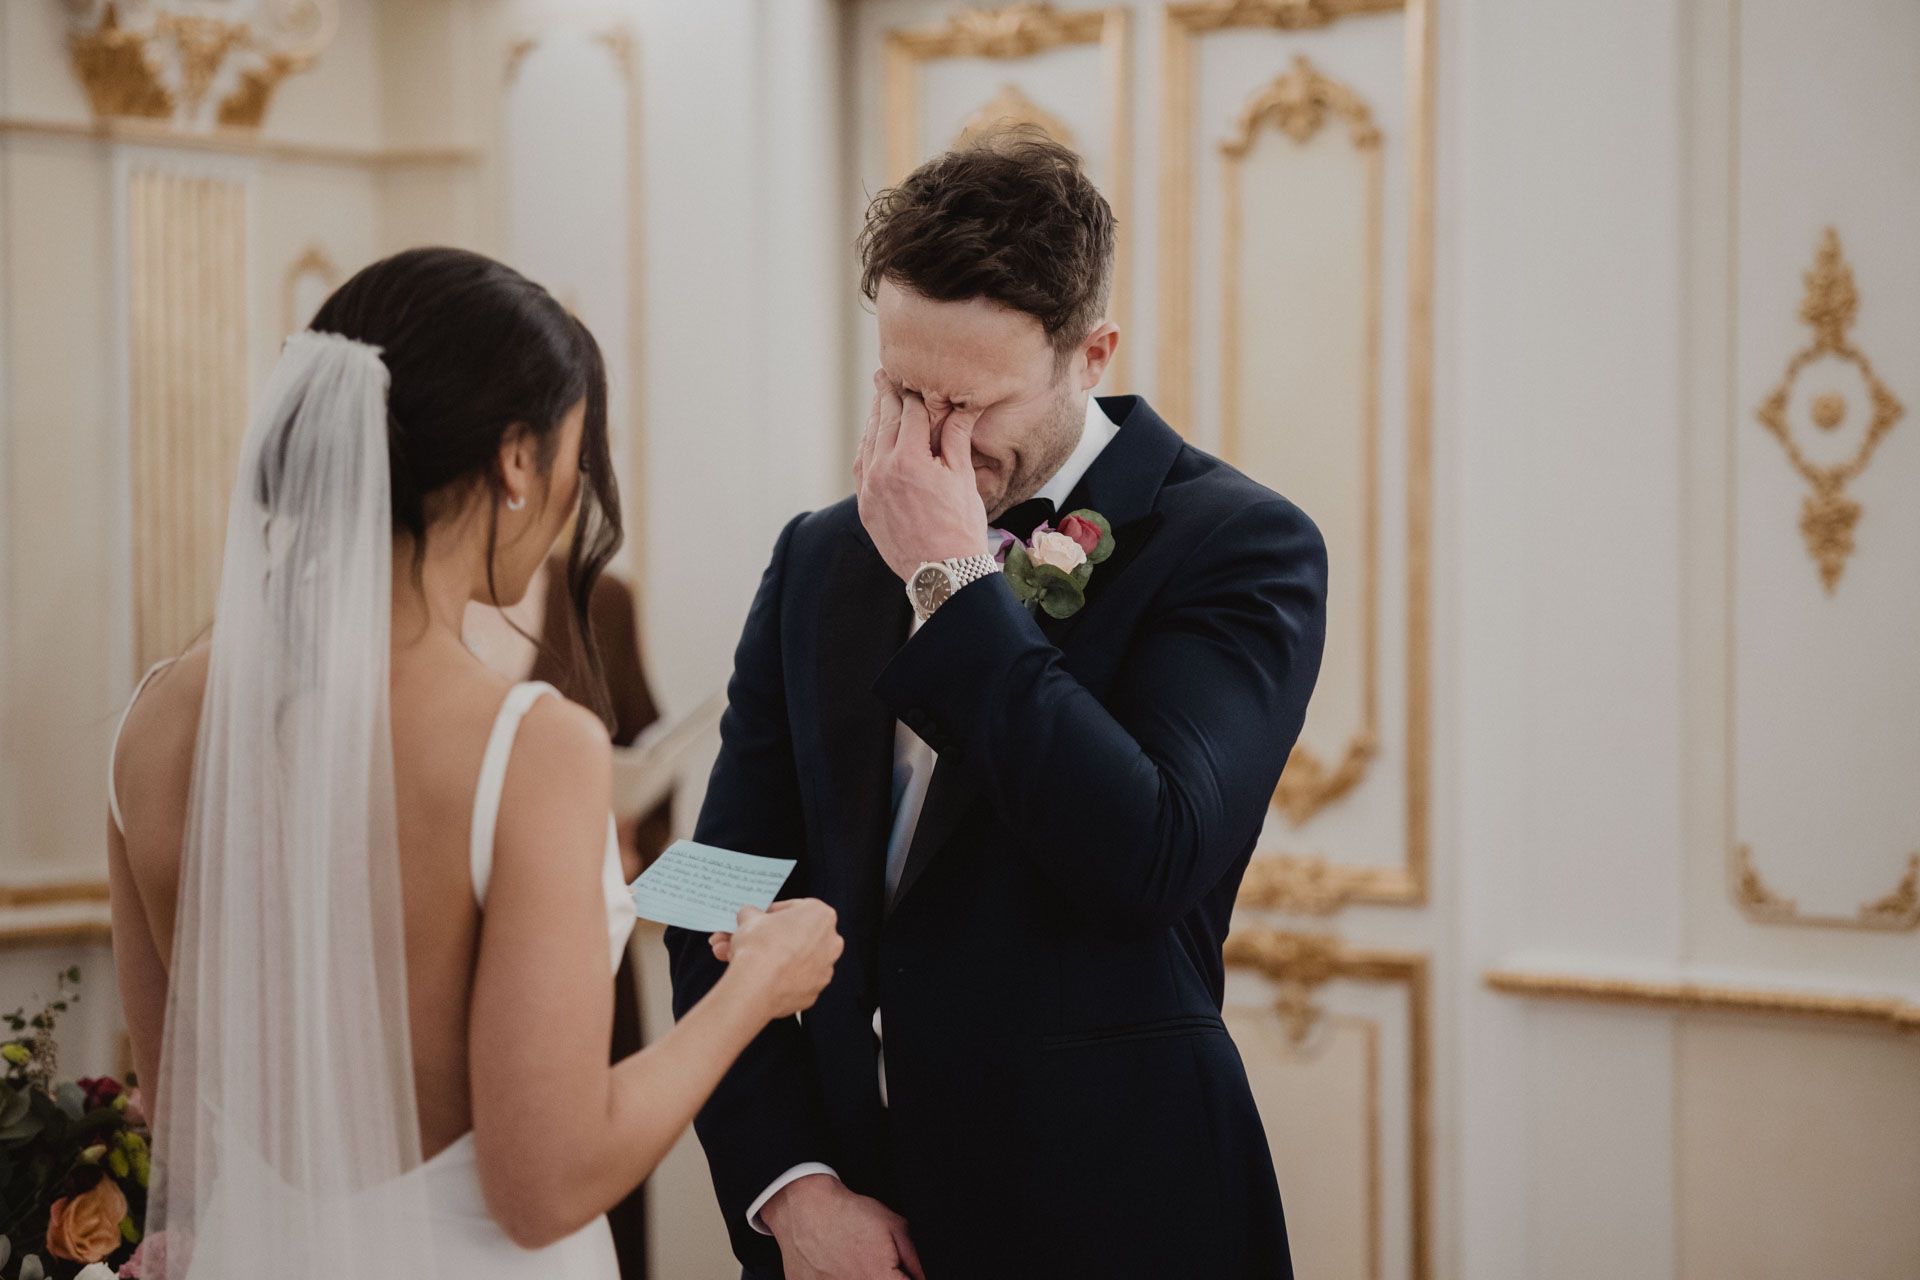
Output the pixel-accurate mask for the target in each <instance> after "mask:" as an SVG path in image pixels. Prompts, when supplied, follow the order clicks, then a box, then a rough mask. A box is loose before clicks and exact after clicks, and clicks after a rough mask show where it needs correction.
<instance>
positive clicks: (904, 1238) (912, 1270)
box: [893, 1222, 927, 1280]
mask: <svg viewBox="0 0 1920 1280" xmlns="http://www.w3.org/2000/svg"><path fill="white" fill-rule="evenodd" d="M893 1247H894V1248H895V1249H896V1250H898V1251H899V1253H900V1269H901V1270H902V1271H904V1272H906V1273H907V1274H908V1275H910V1276H912V1277H913V1280H927V1271H926V1268H925V1267H922V1266H921V1265H920V1255H919V1254H918V1253H917V1252H915V1251H914V1247H913V1239H912V1237H910V1236H908V1235H907V1224H906V1223H905V1222H896V1223H894V1226H893Z"/></svg>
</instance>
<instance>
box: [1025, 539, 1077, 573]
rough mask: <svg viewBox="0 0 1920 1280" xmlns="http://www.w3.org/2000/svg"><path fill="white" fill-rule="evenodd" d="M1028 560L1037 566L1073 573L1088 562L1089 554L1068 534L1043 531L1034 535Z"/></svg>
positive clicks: (1028, 552)
mask: <svg viewBox="0 0 1920 1280" xmlns="http://www.w3.org/2000/svg"><path fill="white" fill-rule="evenodd" d="M1027 558H1028V559H1029V560H1031V561H1033V562H1034V563H1035V564H1050V565H1052V566H1053V567H1054V568H1056V569H1058V570H1060V571H1061V572H1062V573H1072V572H1073V571H1074V570H1075V569H1078V568H1079V567H1080V566H1081V565H1083V564H1085V563H1086V562H1087V553H1086V552H1085V551H1084V550H1082V549H1081V546H1080V544H1079V543H1077V542H1075V541H1074V540H1073V539H1072V538H1069V537H1068V536H1067V535H1066V534H1064V533H1059V532H1056V531H1054V530H1052V529H1043V530H1041V531H1040V532H1038V533H1036V534H1034V535H1033V545H1032V546H1031V547H1029V548H1027Z"/></svg>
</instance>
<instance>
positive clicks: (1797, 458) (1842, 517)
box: [1757, 227, 1906, 595]
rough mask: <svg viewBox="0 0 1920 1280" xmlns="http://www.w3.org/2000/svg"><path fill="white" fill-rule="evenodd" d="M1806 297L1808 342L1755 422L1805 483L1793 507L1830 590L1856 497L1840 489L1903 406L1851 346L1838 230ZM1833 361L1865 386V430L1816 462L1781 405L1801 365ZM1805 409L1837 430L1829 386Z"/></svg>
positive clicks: (1850, 297) (1836, 405)
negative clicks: (1847, 447)
mask: <svg viewBox="0 0 1920 1280" xmlns="http://www.w3.org/2000/svg"><path fill="white" fill-rule="evenodd" d="M1805 279H1806V287H1807V292H1806V296H1805V297H1804V298H1803V299H1802V300H1801V303H1800V319H1801V320H1802V321H1804V322H1805V323H1806V325H1807V327H1808V328H1810V329H1812V330H1813V341H1812V342H1810V343H1808V344H1807V345H1806V346H1805V347H1802V348H1801V349H1800V350H1799V351H1797V352H1795V353H1794V356H1793V358H1792V359H1791V360H1789V361H1788V362H1787V371H1786V373H1785V375H1784V376H1783V377H1782V378H1781V380H1780V384H1779V385H1778V386H1777V387H1775V388H1774V390H1773V392H1772V394H1770V395H1769V396H1768V397H1767V398H1766V400H1765V401H1764V402H1763V403H1762V404H1761V405H1760V408H1759V410H1758V412H1757V416H1758V417H1759V419H1760V424H1761V425H1762V426H1764V427H1765V428H1766V429H1767V430H1768V432H1770V433H1771V434H1772V435H1773V437H1774V439H1776V440H1778V441H1779V442H1780V447H1781V448H1782V449H1784V450H1786V454H1787V461H1788V462H1790V463H1791V464H1792V465H1793V469H1794V470H1795V471H1797V472H1799V473H1800V478H1801V479H1802V480H1805V481H1806V482H1807V487H1808V489H1809V490H1810V492H1809V493H1808V494H1807V496H1806V498H1805V500H1804V501H1803V502H1802V503H1801V506H1800V536H1801V537H1803V538H1804V539H1806V543H1807V552H1808V554H1809V555H1811V556H1812V557H1813V560H1814V563H1815V564H1817V565H1818V566H1819V567H1820V581H1821V583H1822V584H1823V585H1824V586H1825V587H1826V589H1827V594H1828V595H1832V594H1833V593H1834V590H1835V589H1836V588H1837V587H1838V586H1839V584H1840V575H1841V574H1842V572H1844V571H1845V569H1846V567H1847V558H1848V557H1849V556H1851V555H1852V554H1853V550H1854V542H1853V530H1854V526H1855V525H1857V524H1858V523H1859V522H1860V514H1861V508H1860V504H1859V503H1858V502H1857V501H1855V500H1854V499H1853V498H1851V497H1849V496H1848V495H1847V491H1846V490H1847V485H1848V484H1849V483H1851V482H1852V481H1853V480H1854V479H1855V478H1856V477H1858V476H1859V475H1860V473H1861V472H1863V471H1865V470H1866V469H1867V464H1868V463H1869V462H1871V461H1872V460H1873V454H1874V450H1876V449H1878V448H1879V447H1880V441H1881V440H1882V439H1884V438H1885V437H1886V434H1887V432H1889V431H1891V430H1892V429H1893V424H1894V423H1896V422H1898V421H1899V420H1900V418H1901V416H1902V415H1903V414H1905V413H1906V409H1905V407H1904V406H1902V405H1901V403H1900V401H1899V400H1898V399H1897V398H1895V396H1894V394H1893V392H1891V391H1889V390H1888V389H1887V386H1886V384H1885V383H1883V382H1881V381H1880V379H1879V377H1878V376H1877V375H1876V374H1875V373H1874V371H1873V363H1872V361H1870V360H1868V359H1867V357H1866V356H1865V355H1864V354H1863V353H1862V352H1861V351H1860V349H1859V348H1857V347H1855V346H1854V345H1853V342H1852V340H1851V339H1850V338H1849V337H1848V331H1849V330H1851V329H1852V328H1853V322H1854V319H1855V317H1856V316H1857V315H1858V314H1859V311H1860V294H1859V290H1858V289H1856V288H1855V286H1854V283H1853V268H1852V267H1850V266H1849V265H1848V264H1847V260H1846V258H1845V256H1844V255H1843V254H1842V253H1841V249H1840V234H1839V232H1837V231H1835V230H1834V229H1833V228H1832V227H1828V228H1827V230H1826V234H1825V235H1824V236H1823V237H1822V238H1821V241H1820V248H1819V251H1818V252H1817V253H1816V254H1815V256H1814V261H1813V268H1812V269H1811V270H1809V271H1808V272H1807V273H1806V277H1805ZM1828 359H1832V360H1839V361H1842V362H1844V363H1846V364H1849V365H1851V366H1853V368H1854V369H1856V370H1857V371H1858V372H1859V374H1860V377H1861V380H1862V381H1863V382H1864V384H1865V386H1866V392H1867V405H1866V430H1865V431H1864V432H1862V433H1861V437H1860V443H1859V445H1858V446H1857V447H1856V448H1855V450H1854V452H1853V456H1852V457H1850V458H1848V459H1846V460H1845V461H1843V462H1839V463H1835V464H1830V465H1823V464H1821V463H1817V462H1814V461H1813V460H1812V459H1811V458H1809V457H1808V456H1807V454H1806V452H1805V451H1804V450H1803V449H1802V448H1801V447H1800V442H1799V441H1798V440H1796V439H1795V438H1794V432H1793V424H1792V422H1791V420H1790V418H1789V416H1788V409H1789V406H1790V405H1791V403H1792V400H1793V391H1794V384H1795V383H1796V382H1797V381H1798V380H1799V377H1800V374H1801V372H1802V371H1803V370H1805V369H1806V368H1807V366H1809V365H1811V364H1813V363H1814V362H1815V361H1820V360H1828ZM1808 408H1809V414H1808V416H1809V417H1810V418H1811V419H1812V421H1813V424H1814V426H1815V427H1817V428H1819V429H1820V430H1821V431H1822V432H1823V433H1831V432H1834V431H1837V430H1838V429H1839V428H1840V426H1841V425H1842V423H1844V422H1845V421H1846V419H1847V418H1848V417H1849V416H1850V413H1849V411H1850V409H1851V406H1850V405H1848V403H1847V401H1846V398H1845V397H1844V396H1842V395H1840V394H1838V393H1836V392H1828V393H1826V394H1824V395H1821V396H1819V397H1817V398H1815V399H1814V400H1813V401H1812V403H1811V404H1810V405H1809V406H1808Z"/></svg>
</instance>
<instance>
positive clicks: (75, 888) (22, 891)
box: [0, 880, 107, 911]
mask: <svg viewBox="0 0 1920 1280" xmlns="http://www.w3.org/2000/svg"><path fill="white" fill-rule="evenodd" d="M106 900H107V882H106V881H105V880H48V881H45V882H43V883H37V884H0V911H17V910H20V909H21V908H24V907H55V906H65V905H67V904H69V903H75V902H105V901H106Z"/></svg>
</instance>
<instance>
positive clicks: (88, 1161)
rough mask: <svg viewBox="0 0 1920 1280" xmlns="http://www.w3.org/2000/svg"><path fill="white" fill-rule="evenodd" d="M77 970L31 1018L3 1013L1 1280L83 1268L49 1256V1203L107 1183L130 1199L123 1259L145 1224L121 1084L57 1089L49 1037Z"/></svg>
mask: <svg viewBox="0 0 1920 1280" xmlns="http://www.w3.org/2000/svg"><path fill="white" fill-rule="evenodd" d="M79 982H80V971H79V970H78V969H77V968H74V969H69V970H67V971H66V972H65V973H62V974H61V975H59V985H58V993H57V994H56V996H55V998H54V999H52V1000H51V1001H48V1002H47V1003H46V1004H45V1005H44V1006H43V1007H42V1008H41V1009H40V1010H39V1011H38V1012H37V1013H34V1014H32V1015H29V1014H28V1013H27V1012H26V1011H25V1010H24V1009H21V1010H16V1011H14V1012H13V1013H10V1014H6V1015H0V1023H4V1025H5V1026H6V1028H7V1029H8V1030H9V1031H11V1032H12V1033H13V1038H12V1039H9V1040H6V1041H4V1042H0V1280H40V1278H42V1277H44V1280H70V1278H71V1277H73V1276H75V1275H77V1274H78V1273H79V1272H80V1270H81V1266H80V1264H79V1263H75V1262H69V1261H66V1260H64V1259H60V1258H55V1257H53V1256H52V1254H50V1253H48V1252H47V1248H46V1237H47V1223H48V1218H49V1215H50V1214H51V1211H52V1208H53V1204H54V1201H56V1200H59V1199H62V1198H65V1197H69V1196H74V1195H78V1194H81V1193H82V1192H85V1191H87V1190H89V1189H91V1188H92V1187H94V1186H95V1185H96V1184H97V1183H99V1182H100V1180H101V1179H102V1178H108V1177H110V1178H112V1179H113V1180H114V1181H115V1182H116V1183H118V1184H119V1186H120V1190H121V1192H122V1193H123V1194H125V1196H126V1197H127V1204H128V1210H129V1214H128V1218H127V1219H126V1221H125V1222H123V1223H122V1224H121V1235H122V1247H121V1249H120V1250H119V1251H118V1252H117V1253H115V1254H114V1256H113V1257H111V1258H109V1259H108V1260H107V1261H108V1263H109V1265H112V1264H115V1263H117V1262H119V1261H124V1259H125V1257H126V1255H128V1254H131V1253H132V1251H133V1246H134V1243H135V1242H137V1241H138V1239H139V1236H140V1232H141V1229H142V1224H143V1223H144V1222H145V1221H146V1201H147V1192H146V1188H147V1183H148V1181H149V1179H150V1177H151V1174H152V1166H151V1154H150V1151H149V1148H148V1145H147V1138H146V1134H145V1131H144V1125H145V1121H144V1120H142V1119H141V1117H140V1115H139V1112H138V1111H137V1110H134V1109H132V1108H130V1107H129V1106H128V1105H127V1095H126V1093H125V1092H124V1091H123V1090H122V1089H121V1088H120V1086H119V1085H118V1083H117V1082H114V1081H107V1080H100V1081H94V1080H88V1081H78V1082H76V1081H71V1080H66V1081H60V1082H58V1083H55V1081H54V1071H55V1066H56V1062H57V1053H56V1043H55V1039H54V1032H55V1029H56V1026H57V1024H58V1022H59V1017H60V1015H61V1014H63V1013H65V1012H67V1010H68V1009H69V1007H70V1006H71V1004H72V1002H73V1001H74V1000H75V999H77V996H76V995H75V993H74V988H75V987H77V986H78V985H79Z"/></svg>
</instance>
